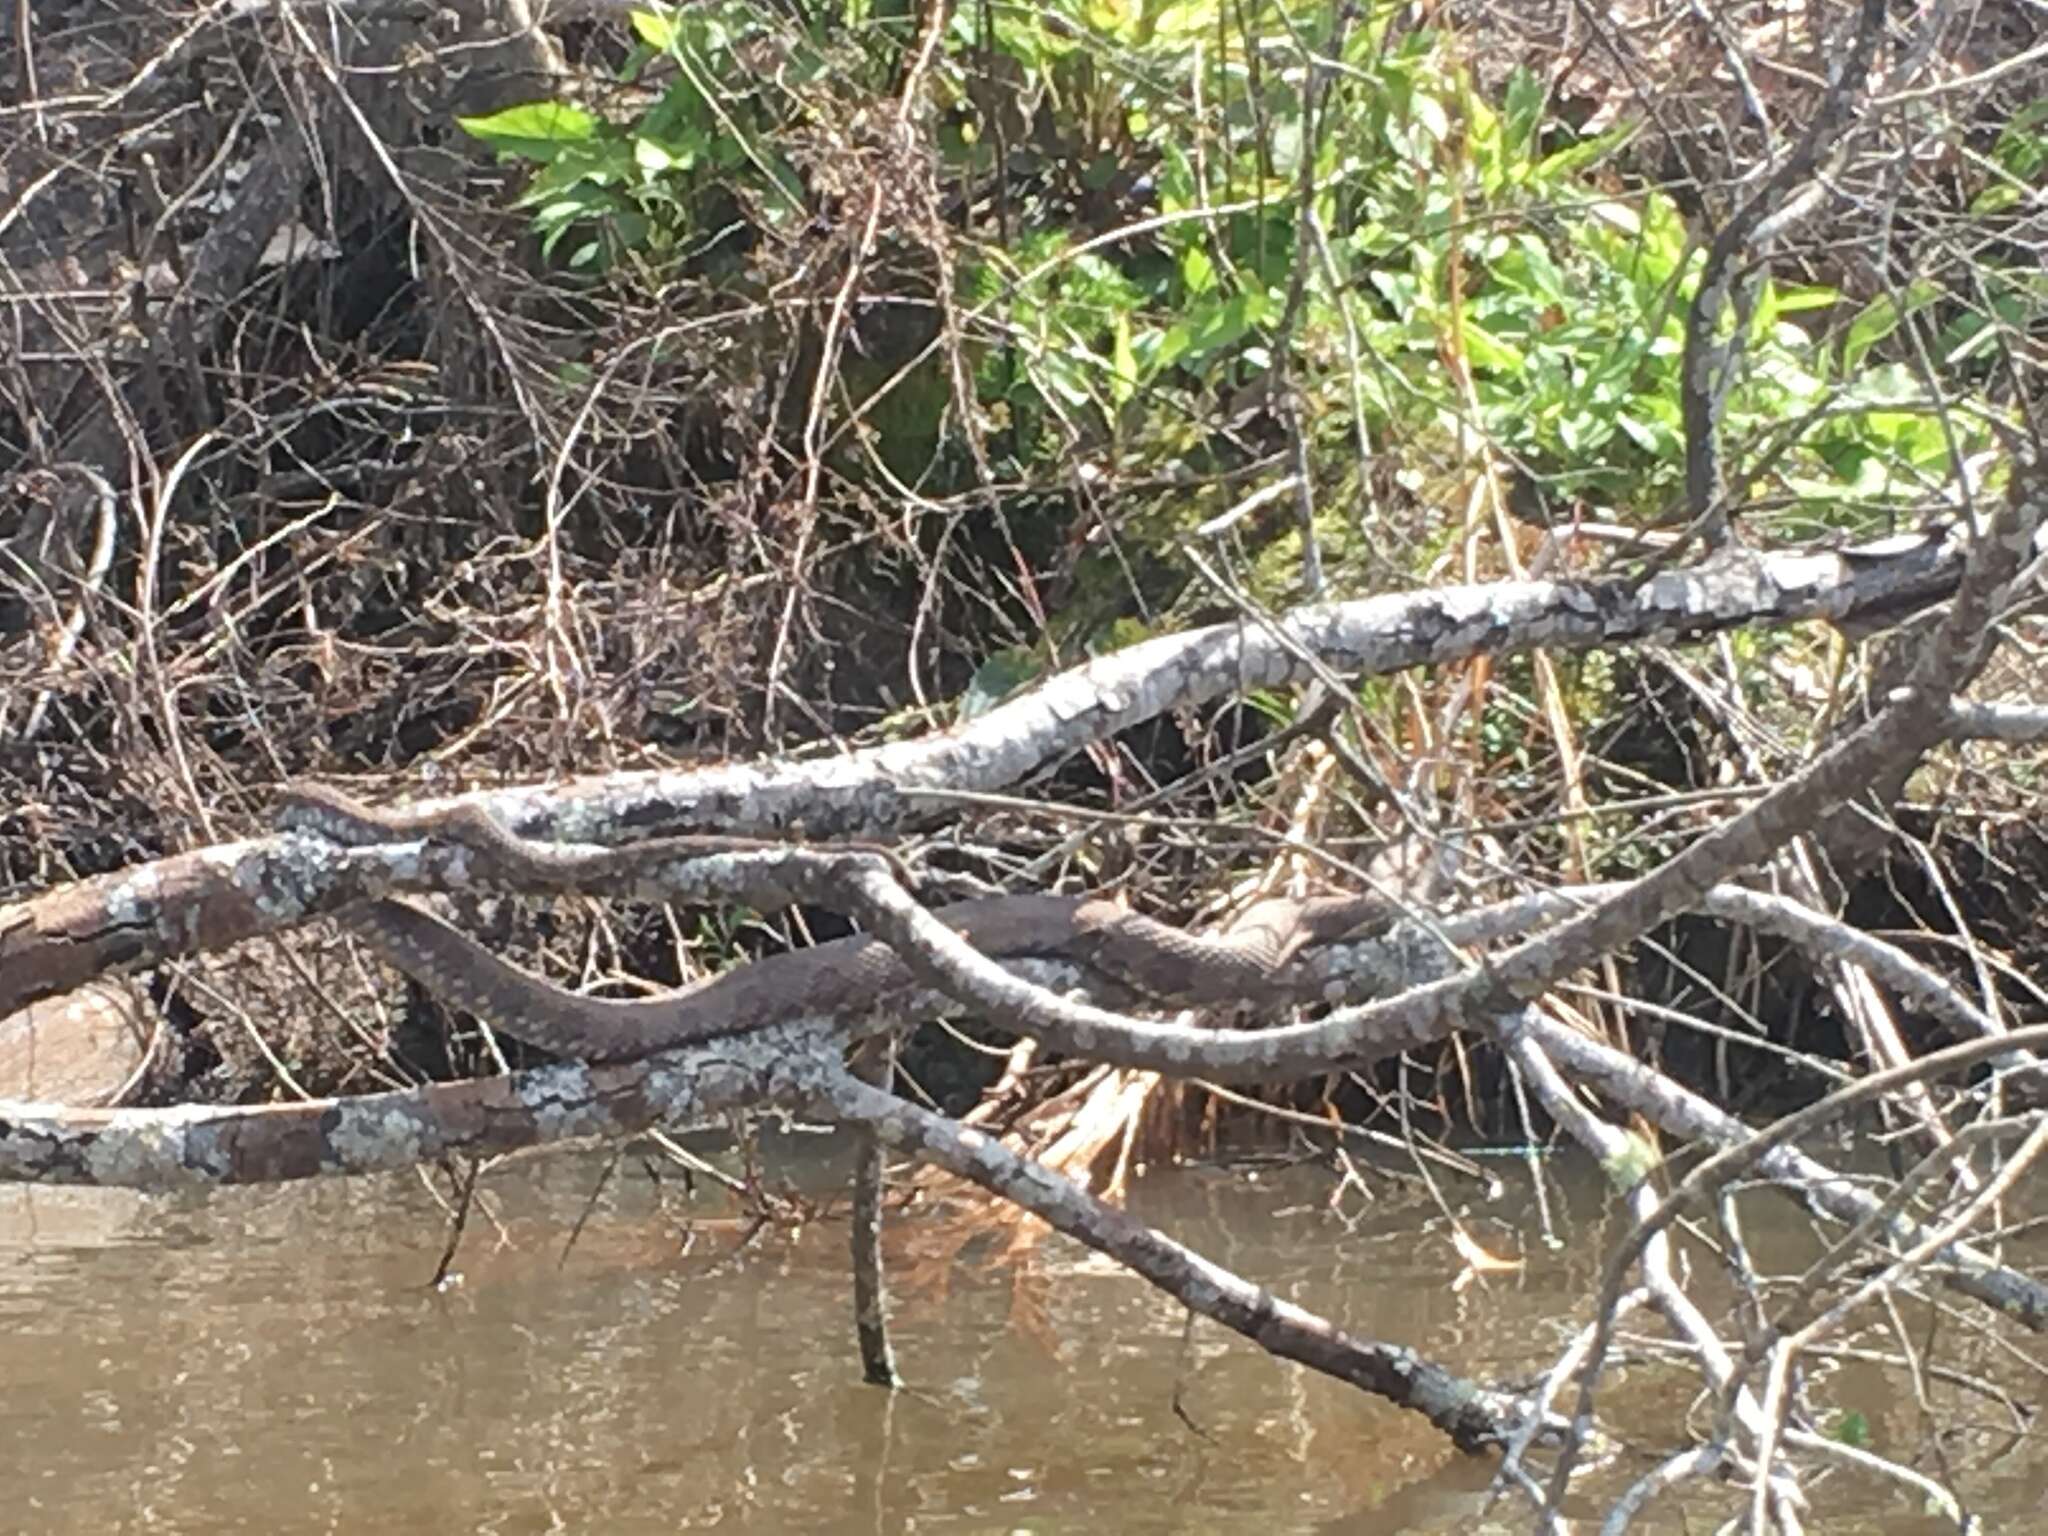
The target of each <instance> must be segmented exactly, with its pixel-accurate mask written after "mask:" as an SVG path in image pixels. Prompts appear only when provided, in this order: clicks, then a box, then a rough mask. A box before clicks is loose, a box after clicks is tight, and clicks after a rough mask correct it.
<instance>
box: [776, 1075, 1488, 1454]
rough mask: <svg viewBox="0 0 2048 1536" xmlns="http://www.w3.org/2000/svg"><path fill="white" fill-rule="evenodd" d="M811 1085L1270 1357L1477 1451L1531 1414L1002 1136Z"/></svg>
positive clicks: (841, 1108) (822, 1101) (887, 1136)
mask: <svg viewBox="0 0 2048 1536" xmlns="http://www.w3.org/2000/svg"><path fill="white" fill-rule="evenodd" d="M814 1060H815V1058H814ZM805 1076H806V1078H807V1081H808V1084H809V1087H810V1091H811V1095H812V1102H813V1103H814V1104H815V1105H816V1106H817V1107H818V1108H819V1109H821V1110H824V1111H828V1112H830V1113H831V1114H833V1115H834V1116H836V1117H837V1118H839V1119H841V1120H844V1121H847V1122H849V1123H852V1124H856V1125H860V1126H865V1127H867V1128H869V1129H870V1130H872V1131H873V1133H874V1134H875V1135H876V1136H877V1137H878V1138H880V1139H881V1140H882V1141H883V1142H884V1143H886V1144H887V1145H889V1146H891V1147H894V1148H895V1149H897V1150H898V1151H900V1152H907V1153H911V1154H913V1155H915V1156H917V1157H920V1158H922V1159H924V1160H925V1161H927V1162H932V1163H936V1164H937V1165H938V1166H939V1167H941V1168H944V1169H945V1170H946V1171H947V1172H948V1173H952V1174H955V1175H957V1176H958V1177H960V1178H963V1179H967V1180H969V1181H970V1182H972V1183H975V1184H978V1185H980V1186H981V1187H982V1188H983V1189H986V1190H988V1191H989V1192H990V1193H991V1194H995V1195H999V1196H1001V1197H1002V1198H1003V1199H1005V1200H1008V1201H1010V1202H1011V1203H1012V1204H1014V1205H1017V1206H1020V1207H1022V1208H1023V1209H1025V1210H1027V1211H1029V1212H1031V1214H1032V1215H1034V1216H1037V1217H1039V1218H1040V1219H1041V1220H1043V1221H1044V1222H1046V1223H1047V1225H1049V1226H1051V1227H1052V1228H1053V1229H1054V1230H1056V1231H1059V1232H1062V1233H1064V1234H1065V1235H1067V1236H1068V1237H1071V1238H1073V1239H1075V1240H1076V1241H1077V1242H1080V1243H1084V1244H1086V1245H1087V1246H1088V1247H1090V1248H1092V1249H1094V1250H1095V1251H1096V1252H1098V1253H1103V1254H1107V1255H1108V1256H1109V1257H1111V1258H1113V1259H1115V1260H1116V1261H1117V1262H1118V1263H1120V1264H1122V1265H1124V1266H1125V1267H1126V1268H1127V1269H1130V1270H1131V1271H1132V1272H1134V1273H1135V1274H1137V1275H1138V1276H1139V1277H1140V1278H1142V1279H1144V1280H1147V1281H1149V1282H1150V1283H1151V1284H1153V1285H1155V1286H1157V1287H1158V1288H1159V1289H1160V1290H1162V1291H1165V1292H1166V1293H1167V1294H1168V1295H1169V1296H1172V1297H1174V1298H1175V1299H1176V1300H1178V1301H1180V1302H1182V1303H1183V1304H1184V1305H1185V1306H1187V1307H1188V1308H1189V1309H1190V1310H1191V1311H1194V1312H1197V1313H1199V1314H1201V1315H1202V1316H1203V1317H1207V1318H1210V1319H1212V1320H1214V1321H1216V1322H1219V1323H1221V1324H1223V1326H1224V1327H1226V1328H1228V1329H1230V1330H1231V1331H1232V1332H1233V1333H1239V1334H1242V1335H1243V1336H1244V1337H1245V1338H1248V1339H1250V1340H1251V1341H1252V1342H1253V1343H1255V1344H1257V1345H1258V1346H1259V1347H1260V1348H1261V1349H1263V1350H1265V1351H1266V1352H1267V1353H1268V1354H1273V1355H1278V1356H1280V1357H1281V1358H1282V1359H1286V1360H1294V1361H1298V1362H1299V1363H1301V1364H1303V1365H1306V1366H1309V1367H1310V1368H1312V1369H1314V1370H1317V1371H1320V1372H1322V1373H1323V1374H1324V1375H1326V1376H1334V1377H1336V1378H1337V1379H1338V1380H1339V1381H1344V1382H1349V1383H1350V1384H1351V1385H1353V1386H1355V1387H1359V1388H1362V1389H1363V1390H1365V1391H1367V1392H1370V1393H1372V1394H1373V1395H1374V1396H1376V1397H1382V1398H1385V1399H1386V1400H1387V1401H1389V1402H1392V1403H1396V1404H1398V1405H1400V1406H1401V1407H1403V1408H1408V1409H1411V1410H1413V1411H1414V1412H1417V1413H1420V1414H1422V1415H1424V1416H1425V1417H1426V1418H1428V1420H1429V1421H1430V1422H1431V1423H1432V1424H1434V1425H1436V1427H1437V1428H1438V1429H1440V1430H1442V1431H1443V1432H1444V1433H1445V1434H1447V1435H1449V1436H1450V1438H1451V1439H1452V1441H1453V1442H1454V1443H1456V1444H1457V1445H1459V1446H1460V1447H1462V1448H1463V1449H1465V1450H1468V1451H1474V1450H1481V1449H1484V1448H1486V1447H1488V1446H1493V1445H1498V1444H1501V1443H1503V1442H1504V1441H1505V1439H1506V1438H1507V1436H1508V1435H1509V1434H1510V1433H1512V1432H1513V1430H1514V1429H1515V1428H1516V1427H1517V1426H1518V1425H1519V1424H1520V1423H1521V1420H1522V1417H1523V1415H1524V1413H1525V1411H1526V1405H1525V1404H1523V1403H1522V1401H1521V1400H1520V1399H1518V1398H1516V1397H1515V1396H1514V1395H1513V1394H1512V1393H1508V1392H1502V1391H1497V1390H1494V1389H1491V1388H1487V1387H1482V1386H1480V1385H1478V1384H1477V1383H1475V1382H1472V1381H1468V1380H1466V1379H1464V1378H1462V1377H1459V1376H1455V1375H1453V1374H1452V1373H1451V1372H1449V1371H1447V1370H1445V1369H1444V1368H1443V1367H1442V1366H1440V1365H1437V1364H1435V1363H1434V1362H1432V1361H1429V1360H1426V1359H1424V1358H1423V1357H1422V1356H1420V1355H1418V1354H1416V1353H1415V1351H1414V1350H1412V1349H1407V1348H1405V1347H1403V1346H1401V1345H1397V1344H1382V1343H1375V1342H1371V1341H1368V1340H1363V1339H1356V1338H1353V1337H1352V1336H1351V1335H1349V1334H1347V1333H1344V1332H1343V1331H1342V1330H1340V1329H1338V1328H1335V1327H1332V1326H1331V1325H1330V1324H1329V1323H1328V1322H1327V1321H1326V1320H1324V1319H1323V1318H1320V1317H1317V1316H1316V1315H1315V1314H1314V1313H1312V1312H1308V1311H1306V1310H1304V1309H1303V1308H1301V1307H1297V1306H1295V1305H1294V1304H1293V1303H1291V1302H1288V1301H1283V1300H1282V1299H1281V1298H1279V1297H1278V1296H1275V1295H1274V1294H1273V1293H1272V1292H1271V1291H1268V1290H1266V1289H1265V1288H1264V1287H1262V1286H1257V1285H1254V1284H1252V1283H1251V1282H1250V1281H1247V1280H1245V1279H1243V1278H1242V1277H1240V1276H1238V1275H1236V1274H1233V1273H1232V1272H1231V1271H1229V1270H1227V1269H1224V1268H1223V1267H1222V1266H1220V1265H1218V1264H1215V1263H1213V1262H1211V1261H1210V1260H1208V1259H1205V1258H1203V1257H1202V1256H1201V1255H1200V1254H1198V1253H1196V1252H1194V1251H1193V1250H1192V1249H1189V1248H1184V1247H1182V1246H1181V1245H1180V1244H1179V1243H1176V1242H1175V1241H1173V1239H1171V1238H1169V1237H1167V1236H1165V1235H1163V1234H1162V1233H1160V1232H1157V1231H1155V1230H1154V1229H1153V1228H1151V1227H1148V1226H1146V1225H1145V1224H1144V1223H1143V1222H1141V1221H1139V1220H1138V1219H1137V1218H1136V1217H1134V1216H1132V1215H1131V1214H1130V1213H1129V1212H1127V1211H1124V1210H1121V1209H1119V1208H1117V1207H1116V1206H1112V1205H1106V1204H1104V1203H1103V1202H1102V1201H1100V1200H1098V1199H1096V1198H1095V1197H1094V1196H1093V1195H1090V1194H1089V1193H1088V1192H1087V1191H1086V1190H1084V1189H1082V1188H1081V1187H1080V1186H1079V1185H1077V1184H1075V1183H1073V1182H1072V1181H1071V1180H1069V1179H1064V1178H1061V1177H1060V1176H1059V1175H1058V1174H1055V1173H1053V1172H1051V1171H1050V1170H1048V1169H1046V1168H1044V1167H1041V1166H1040V1165H1039V1164H1037V1163H1034V1162H1031V1161H1030V1160H1028V1159H1026V1158H1022V1157H1019V1156H1018V1155H1017V1154H1016V1153H1014V1152H1011V1151H1010V1150H1009V1149H1008V1148H1006V1147H1004V1146H1003V1145H1002V1143H1001V1142H999V1141H997V1140H996V1139H995V1138H993V1137H991V1136H988V1135H985V1134H984V1133H982V1132H980V1131H975V1130H971V1129H969V1128H967V1127H966V1126H962V1125H959V1124H957V1123H955V1122H954V1121H951V1120H948V1119H946V1118H945V1117H944V1116H942V1115H936V1114H933V1113H932V1112H931V1111H930V1110H926V1109H921V1108H919V1107H918V1106H916V1105H914V1104H909V1103H906V1102H904V1101H903V1100H901V1099H898V1098H895V1097H894V1096H892V1095H890V1094H886V1093H883V1092H881V1091H880V1090H879V1089H876V1088H871V1087H869V1086H868V1085H867V1084H865V1083H863V1082H860V1081H858V1080H857V1079H855V1078H854V1077H852V1076H851V1075H849V1074H848V1073H846V1072H845V1071H844V1070H842V1069H840V1068H838V1067H836V1066H826V1067H816V1066H813V1067H810V1068H808V1069H807V1070H806V1072H805Z"/></svg>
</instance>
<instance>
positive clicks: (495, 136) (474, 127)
mask: <svg viewBox="0 0 2048 1536" xmlns="http://www.w3.org/2000/svg"><path fill="white" fill-rule="evenodd" d="M455 121H456V124H457V126H459V127H460V128H461V129H462V131H463V132H464V133H466V134H468V135H469V136H470V137H471V138H474V139H482V140H483V141H484V142H485V143H486V144H489V145H490V146H491V147H492V148H493V149H496V150H497V151H498V152H499V153H500V154H506V155H521V156H524V157H525V158H526V159H528V160H539V161H542V162H548V161H552V160H553V159H554V158H555V157H556V156H558V155H560V154H561V153H562V152H563V151H564V150H565V149H568V148H570V147H571V146H573V145H580V144H585V143H588V142H589V141H590V140H591V139H593V138H595V137H596V136H597V130H598V120H597V118H595V117H594V116H592V115H591V114H590V113H588V112H586V111H584V110H583V109H582V108H581V107H575V106H571V105H570V104H569V103H568V102H565V101H530V102H527V103H526V104H525V105H524V106H518V107H507V108H505V110H504V111H502V112H493V113H491V114H490V115H489V116H487V117H458V118H456V119H455Z"/></svg>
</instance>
